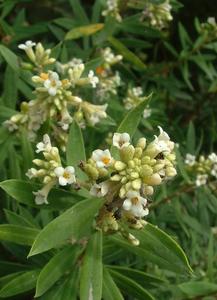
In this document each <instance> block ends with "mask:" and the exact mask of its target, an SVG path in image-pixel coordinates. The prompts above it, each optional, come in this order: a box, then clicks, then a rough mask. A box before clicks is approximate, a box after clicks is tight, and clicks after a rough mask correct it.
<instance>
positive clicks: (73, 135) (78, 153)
mask: <svg viewBox="0 0 217 300" xmlns="http://www.w3.org/2000/svg"><path fill="white" fill-rule="evenodd" d="M66 161H67V165H68V166H73V167H74V168H75V171H76V174H77V176H78V178H81V179H82V178H84V179H85V178H86V176H85V174H84V173H83V172H82V171H81V169H80V168H79V166H78V165H79V163H80V162H81V161H86V154H85V148H84V141H83V136H82V132H81V128H80V127H79V125H78V124H77V123H76V122H73V123H72V124H71V127H70V131H69V137H68V143H67V147H66Z"/></svg>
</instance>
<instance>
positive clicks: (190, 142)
mask: <svg viewBox="0 0 217 300" xmlns="http://www.w3.org/2000/svg"><path fill="white" fill-rule="evenodd" d="M195 146H196V136H195V128H194V124H193V123H192V122H190V124H189V127H188V133H187V151H188V153H191V154H194V153H195Z"/></svg>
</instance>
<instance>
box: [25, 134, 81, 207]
mask: <svg viewBox="0 0 217 300" xmlns="http://www.w3.org/2000/svg"><path fill="white" fill-rule="evenodd" d="M40 152H42V154H43V159H34V160H33V163H34V165H35V166H37V168H38V169H36V168H31V169H29V170H28V171H27V173H26V176H28V178H29V179H33V178H35V179H38V180H39V181H40V182H42V183H43V184H44V186H43V188H42V189H40V190H38V191H36V192H33V194H34V195H35V203H36V204H37V205H42V204H48V200H47V197H48V194H49V192H50V190H51V189H52V188H53V187H54V186H55V185H56V184H59V185H61V186H66V185H67V184H73V183H75V182H76V178H75V169H74V167H72V166H67V167H66V168H64V167H63V166H62V164H61V159H60V155H59V150H58V148H56V147H53V146H52V145H51V141H50V137H49V136H48V135H47V134H45V135H44V137H43V141H42V142H40V143H38V144H37V145H36V153H40Z"/></svg>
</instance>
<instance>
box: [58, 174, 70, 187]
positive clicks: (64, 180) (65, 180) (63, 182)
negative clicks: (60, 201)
mask: <svg viewBox="0 0 217 300" xmlns="http://www.w3.org/2000/svg"><path fill="white" fill-rule="evenodd" d="M67 183H68V180H67V179H66V178H65V177H63V176H60V177H59V184H60V185H62V186H65V185H67Z"/></svg>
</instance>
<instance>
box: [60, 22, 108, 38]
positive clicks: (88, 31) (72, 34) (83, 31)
mask: <svg viewBox="0 0 217 300" xmlns="http://www.w3.org/2000/svg"><path fill="white" fill-rule="evenodd" d="M103 27H104V24H102V23H98V24H91V25H86V26H81V27H76V28H73V29H72V30H70V31H69V32H67V34H66V36H65V40H75V39H78V38H80V37H85V36H89V35H92V34H94V33H96V32H97V31H99V30H102V29H103Z"/></svg>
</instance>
